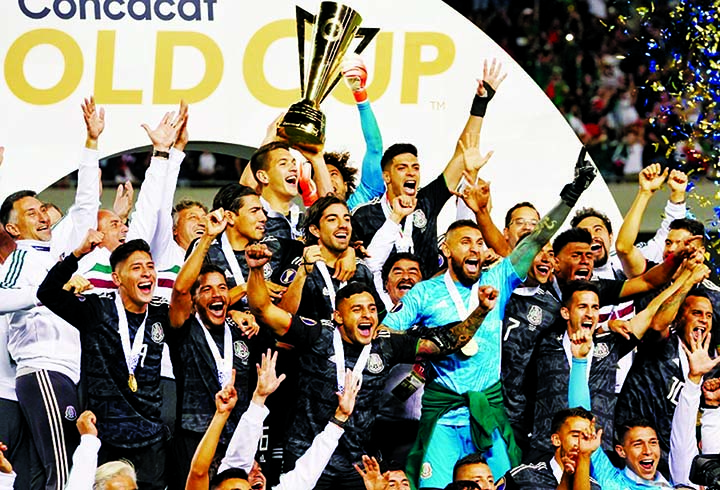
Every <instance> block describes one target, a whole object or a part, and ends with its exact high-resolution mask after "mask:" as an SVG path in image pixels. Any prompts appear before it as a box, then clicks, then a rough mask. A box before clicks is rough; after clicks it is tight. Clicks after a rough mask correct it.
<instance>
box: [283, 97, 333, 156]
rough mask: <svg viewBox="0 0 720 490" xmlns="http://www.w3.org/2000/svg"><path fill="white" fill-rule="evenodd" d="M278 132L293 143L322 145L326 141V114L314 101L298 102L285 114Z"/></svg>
mask: <svg viewBox="0 0 720 490" xmlns="http://www.w3.org/2000/svg"><path fill="white" fill-rule="evenodd" d="M278 134H279V135H280V136H283V137H285V138H287V139H288V140H289V141H290V143H291V144H299V145H304V144H305V145H322V144H323V143H325V115H324V114H323V113H322V112H320V111H319V110H317V109H315V107H314V106H313V104H312V102H309V101H307V100H301V101H300V102H296V103H295V104H293V105H291V106H290V108H289V109H288V111H287V113H286V114H285V117H284V118H283V120H282V122H281V123H280V126H279V127H278Z"/></svg>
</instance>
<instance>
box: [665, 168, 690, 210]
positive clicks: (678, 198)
mask: <svg viewBox="0 0 720 490" xmlns="http://www.w3.org/2000/svg"><path fill="white" fill-rule="evenodd" d="M667 182H668V187H669V188H670V200H671V201H672V202H674V203H681V202H685V193H686V192H687V185H688V176H687V174H686V173H685V172H683V171H681V170H673V171H671V172H670V177H668V181H667Z"/></svg>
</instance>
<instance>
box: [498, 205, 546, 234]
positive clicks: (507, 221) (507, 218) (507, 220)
mask: <svg viewBox="0 0 720 490" xmlns="http://www.w3.org/2000/svg"><path fill="white" fill-rule="evenodd" d="M521 208H530V209H532V210H533V211H535V212H536V213H537V214H538V216H540V212H539V211H538V210H537V208H535V206H534V205H533V203H531V202H528V201H523V202H519V203H517V204H516V205H514V206H513V207H511V208H510V209H508V211H507V213H505V228H507V227H508V226H510V223H512V214H513V213H514V212H515V211H516V210H518V209H521Z"/></svg>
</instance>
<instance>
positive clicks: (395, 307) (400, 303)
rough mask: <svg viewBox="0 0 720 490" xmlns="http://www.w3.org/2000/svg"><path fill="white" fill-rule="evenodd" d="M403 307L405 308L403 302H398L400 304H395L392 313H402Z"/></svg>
mask: <svg viewBox="0 0 720 490" xmlns="http://www.w3.org/2000/svg"><path fill="white" fill-rule="evenodd" d="M403 306H405V305H404V304H403V302H402V301H400V302H398V303H395V306H393V307H392V308H391V309H390V313H397V312H398V311H400V310H402V309H403Z"/></svg>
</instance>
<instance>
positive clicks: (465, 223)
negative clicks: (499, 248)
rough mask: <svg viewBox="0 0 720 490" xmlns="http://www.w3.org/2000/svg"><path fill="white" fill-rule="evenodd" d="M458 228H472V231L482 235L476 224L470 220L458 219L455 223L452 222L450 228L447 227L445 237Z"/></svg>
mask: <svg viewBox="0 0 720 490" xmlns="http://www.w3.org/2000/svg"><path fill="white" fill-rule="evenodd" d="M460 228H472V229H473V230H477V231H479V232H480V234H481V235H482V230H481V229H480V226H478V224H477V223H475V222H474V221H473V220H471V219H459V220H457V221H453V222H452V223H451V224H450V226H448V229H447V231H446V232H445V237H446V238H447V236H448V235H449V234H450V232H451V231H455V230H457V229H460Z"/></svg>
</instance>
